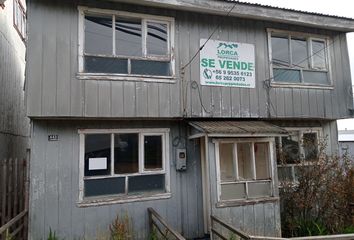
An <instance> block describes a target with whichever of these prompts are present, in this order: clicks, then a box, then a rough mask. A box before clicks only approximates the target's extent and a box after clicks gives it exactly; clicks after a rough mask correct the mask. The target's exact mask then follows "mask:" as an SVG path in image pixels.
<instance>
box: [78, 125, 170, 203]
mask: <svg viewBox="0 0 354 240" xmlns="http://www.w3.org/2000/svg"><path fill="white" fill-rule="evenodd" d="M79 134H80V143H81V156H80V158H81V165H82V166H81V168H82V171H81V175H82V177H81V179H80V181H81V185H82V190H81V192H80V198H81V200H82V199H83V198H85V197H97V196H110V195H117V196H121V197H124V196H127V197H128V196H134V195H142V194H150V195H151V194H155V193H165V192H168V191H169V189H168V188H169V186H168V184H169V179H168V178H169V176H168V171H167V166H168V157H167V156H168V155H167V151H166V145H167V142H168V141H167V139H168V130H166V129H153V130H151V129H149V130H145V129H143V130H139V131H138V130H130V129H129V130H91V129H90V130H80V132H79Z"/></svg>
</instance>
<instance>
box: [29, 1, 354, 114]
mask: <svg viewBox="0 0 354 240" xmlns="http://www.w3.org/2000/svg"><path fill="white" fill-rule="evenodd" d="M82 4H84V5H87V6H90V7H97V8H106V9H118V10H122V11H131V12H142V13H147V14H156V15H166V16H172V17H174V18H175V53H176V82H175V83H151V82H140V81H113V80H112V81H102V80H79V79H77V78H76V74H77V71H78V66H77V64H78V63H77V53H78V49H77V44H78V10H77V5H76V4H75V3H70V1H64V2H59V1H51V2H48V1H41V0H37V1H29V6H28V7H29V26H28V30H29V40H28V68H29V71H28V73H29V74H28V86H27V91H28V95H27V96H28V99H27V101H28V114H29V116H32V117H93V118H94V117H105V118H110V117H114V118H132V117H146V118H147V117H151V118H159V117H164V118H173V117H182V116H183V109H184V110H185V116H186V117H223V118H224V117H225V118H268V117H271V118H321V119H336V118H342V117H346V116H348V114H349V112H348V108H349V107H351V104H352V101H351V99H350V97H351V95H350V92H349V91H350V90H348V89H350V88H349V86H350V84H351V81H350V71H349V58H348V50H347V43H346V39H345V34H337V33H335V32H330V31H320V30H316V29H309V28H304V27H299V26H292V25H286V24H281V23H270V22H265V21H256V20H246V19H240V18H227V17H220V16H212V15H206V14H204V15H202V14H197V13H188V12H181V11H171V10H163V9H154V8H144V7H142V6H131V5H125V4H118V3H107V2H105V3H104V2H102V3H100V5H98V4H97V2H94V1H85V2H84V3H82ZM220 23H221V27H220V28H219V29H217V30H216V32H215V34H214V35H213V37H212V39H218V40H225V41H236V42H244V43H250V44H254V45H255V50H256V51H255V55H256V88H254V89H246V88H232V87H210V86H201V85H200V84H199V82H200V81H199V56H197V58H196V59H195V60H194V61H193V62H192V63H191V64H190V66H189V67H188V68H186V69H185V71H184V74H183V76H184V78H183V79H182V78H181V76H182V75H181V71H180V69H181V67H182V66H184V65H185V64H186V63H187V62H188V61H189V59H190V58H191V57H192V56H193V55H194V54H195V53H196V52H197V51H198V49H199V40H200V39H201V38H207V37H208V36H209V35H210V34H211V33H212V32H213V31H214V30H215V28H216V27H217V26H218V25H219V24H220ZM266 28H275V29H288V30H291V31H300V32H310V33H316V34H324V35H328V36H330V37H333V38H332V39H331V41H334V43H333V44H331V45H330V56H331V57H330V62H331V69H332V74H331V77H332V80H333V82H334V89H333V90H331V89H329V90H327V89H306V88H301V89H300V88H285V87H282V88H270V89H269V90H268V91H267V89H266V88H265V87H264V80H266V79H269V76H270V75H269V60H268V43H267V41H268V40H267V32H266ZM268 95H269V96H268ZM201 103H202V104H201Z"/></svg>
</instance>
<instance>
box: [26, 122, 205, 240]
mask: <svg viewBox="0 0 354 240" xmlns="http://www.w3.org/2000/svg"><path fill="white" fill-rule="evenodd" d="M155 127H156V128H161V127H163V128H170V129H171V132H170V156H169V157H170V166H169V167H170V182H171V184H170V186H171V193H172V197H171V198H169V199H163V200H153V201H142V202H133V203H124V204H111V205H106V206H99V207H94V206H93V207H85V208H79V207H78V206H77V201H78V196H79V135H78V129H79V128H109V129H110V128H155ZM184 133H185V127H184V126H183V125H179V124H177V123H173V122H155V123H154V122H132V121H129V122H128V121H126V122H114V123H113V122H96V123H94V122H82V121H81V122H80V123H79V121H77V122H75V121H74V122H73V121H71V122H68V121H61V122H59V121H35V123H34V126H33V148H32V156H31V165H30V168H31V169H30V173H31V176H30V179H31V180H30V181H31V184H30V186H31V188H30V209H31V211H30V235H29V236H30V238H29V239H33V240H37V239H46V237H47V236H48V232H49V229H50V228H51V229H52V230H55V231H56V233H57V234H58V235H59V236H60V237H61V238H65V239H78V238H79V237H83V236H86V237H94V236H96V234H97V233H99V232H101V233H103V232H107V231H108V227H109V224H110V223H111V222H112V221H113V220H114V218H115V217H116V216H117V214H121V215H124V214H125V213H127V214H128V215H129V217H130V218H131V220H132V223H133V227H134V233H135V239H147V234H148V230H149V227H148V214H147V208H148V207H153V208H154V209H155V210H156V211H157V212H158V213H159V214H160V215H161V216H162V217H163V218H164V219H165V220H166V221H167V222H168V223H169V224H170V225H171V226H172V227H173V228H175V229H176V230H177V231H179V232H181V233H183V234H184V236H186V237H188V238H191V237H201V236H203V235H204V232H203V215H202V214H203V209H202V198H201V196H202V192H201V191H202V189H201V186H202V184H201V170H200V169H201V168H200V156H199V155H200V147H199V142H198V141H195V142H190V144H188V145H187V156H188V160H187V171H185V172H177V171H176V170H175V152H176V151H175V150H176V148H184V147H185V144H186V142H184V141H180V142H178V141H176V137H182V138H185V136H184ZM50 134H57V135H58V136H59V141H54V142H49V141H48V135H50ZM98 218H99V221H98V220H97V219H98Z"/></svg>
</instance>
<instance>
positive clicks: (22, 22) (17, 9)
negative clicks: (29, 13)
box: [13, 0, 26, 40]
mask: <svg viewBox="0 0 354 240" xmlns="http://www.w3.org/2000/svg"><path fill="white" fill-rule="evenodd" d="M13 6H14V12H13V21H14V27H15V29H16V31H17V32H18V34H19V35H20V37H21V39H22V40H25V39H26V11H25V8H24V7H23V5H22V3H21V0H14V5H13Z"/></svg>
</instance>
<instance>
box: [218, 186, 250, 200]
mask: <svg viewBox="0 0 354 240" xmlns="http://www.w3.org/2000/svg"><path fill="white" fill-rule="evenodd" d="M220 198H221V200H233V199H243V198H246V190H245V183H235V184H222V185H221V197H220Z"/></svg>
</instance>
